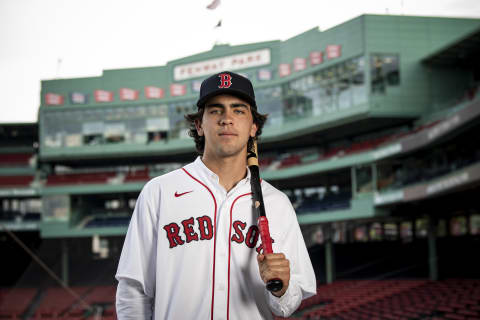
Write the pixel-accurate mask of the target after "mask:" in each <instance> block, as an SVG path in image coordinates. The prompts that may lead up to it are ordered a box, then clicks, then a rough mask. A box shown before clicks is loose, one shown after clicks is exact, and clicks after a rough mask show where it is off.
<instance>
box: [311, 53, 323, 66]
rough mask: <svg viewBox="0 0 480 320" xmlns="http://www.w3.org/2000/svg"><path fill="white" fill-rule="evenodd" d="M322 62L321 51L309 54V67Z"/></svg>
mask: <svg viewBox="0 0 480 320" xmlns="http://www.w3.org/2000/svg"><path fill="white" fill-rule="evenodd" d="M322 62H323V52H322V51H312V52H310V65H312V66H314V65H317V64H320V63H322Z"/></svg>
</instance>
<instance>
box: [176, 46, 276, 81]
mask: <svg viewBox="0 0 480 320" xmlns="http://www.w3.org/2000/svg"><path fill="white" fill-rule="evenodd" d="M270 61H271V59H270V49H262V50H256V51H250V52H245V53H240V54H235V55H231V56H226V57H221V58H215V59H210V60H204V61H199V62H194V63H188V64H182V65H178V66H176V67H174V69H173V78H174V80H175V81H180V80H186V79H190V78H196V77H201V76H206V75H209V74H214V73H215V72H219V71H222V70H232V71H233V70H238V69H245V68H251V67H258V66H263V65H266V64H270Z"/></svg>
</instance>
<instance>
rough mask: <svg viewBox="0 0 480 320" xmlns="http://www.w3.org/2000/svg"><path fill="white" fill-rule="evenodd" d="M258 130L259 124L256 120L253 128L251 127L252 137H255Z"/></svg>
mask: <svg viewBox="0 0 480 320" xmlns="http://www.w3.org/2000/svg"><path fill="white" fill-rule="evenodd" d="M257 130H258V128H257V124H256V123H255V122H254V123H253V125H252V128H251V129H250V137H252V138H253V137H255V135H256V134H257Z"/></svg>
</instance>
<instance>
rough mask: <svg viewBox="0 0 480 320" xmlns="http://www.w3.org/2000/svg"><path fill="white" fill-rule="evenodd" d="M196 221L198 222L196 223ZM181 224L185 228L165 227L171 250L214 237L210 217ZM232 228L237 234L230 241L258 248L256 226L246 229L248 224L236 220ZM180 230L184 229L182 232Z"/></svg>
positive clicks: (173, 225) (175, 224)
mask: <svg viewBox="0 0 480 320" xmlns="http://www.w3.org/2000/svg"><path fill="white" fill-rule="evenodd" d="M195 220H196V221H197V222H196V223H195ZM180 224H181V226H182V227H183V228H182V227H180V225H179V224H177V223H175V222H172V223H169V224H167V225H165V226H164V227H163V229H164V230H165V233H166V236H167V239H168V242H169V244H170V248H175V247H177V246H179V245H180V246H181V245H184V244H185V243H190V242H192V241H199V240H211V239H212V237H213V225H212V220H211V219H210V217H208V216H202V217H197V218H196V219H194V218H193V217H191V218H188V219H185V220H183V221H182V222H181V223H180ZM232 226H233V229H234V232H235V233H234V234H233V235H232V238H231V239H230V241H232V242H236V243H240V244H241V243H245V245H246V246H247V247H249V248H251V249H253V248H255V247H256V246H257V243H258V239H259V236H260V232H259V230H258V227H257V226H256V225H251V226H250V227H249V228H248V229H246V228H247V223H246V222H242V221H239V220H236V221H234V222H233V225H232ZM180 229H182V231H181V230H180ZM197 231H198V233H197ZM272 242H273V239H272ZM261 250H262V245H261V244H260V245H259V246H258V247H257V248H256V251H257V252H258V253H260V251H261Z"/></svg>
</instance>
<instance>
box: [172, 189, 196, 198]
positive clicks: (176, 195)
mask: <svg viewBox="0 0 480 320" xmlns="http://www.w3.org/2000/svg"><path fill="white" fill-rule="evenodd" d="M190 192H193V190H192V191H187V192H182V193H178V192H177V191H175V198H178V197H181V196H183V195H184V194H187V193H190Z"/></svg>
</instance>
